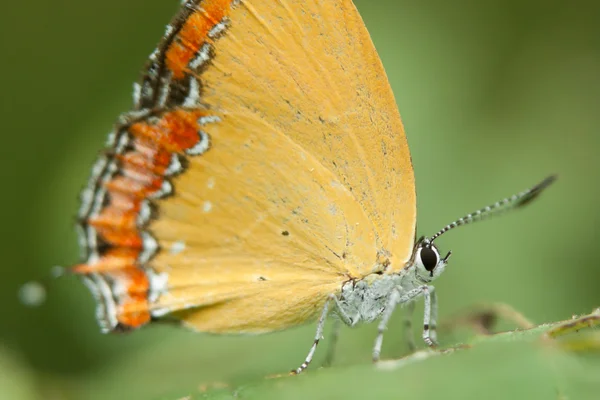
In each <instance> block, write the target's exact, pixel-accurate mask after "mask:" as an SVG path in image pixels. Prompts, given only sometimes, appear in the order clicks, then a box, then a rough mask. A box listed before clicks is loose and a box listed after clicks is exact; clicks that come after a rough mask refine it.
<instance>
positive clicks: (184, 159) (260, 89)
mask: <svg viewBox="0 0 600 400" xmlns="http://www.w3.org/2000/svg"><path fill="white" fill-rule="evenodd" d="M107 147H108V148H107V151H105V152H104V153H103V155H102V156H100V158H99V160H98V161H97V162H96V164H95V166H94V168H93V173H92V177H91V179H90V181H89V184H88V186H87V188H86V189H85V190H84V191H83V193H82V205H81V209H80V212H79V221H80V224H79V225H80V228H81V234H80V238H81V248H82V249H83V262H82V263H81V264H79V265H77V266H75V267H73V269H72V270H73V271H74V272H76V273H77V274H80V275H81V277H82V278H83V279H84V282H85V283H86V284H87V285H88V286H89V288H90V289H91V291H92V292H93V294H94V295H95V297H96V299H97V302H98V310H97V318H98V321H99V323H100V325H101V327H102V330H103V331H105V332H109V331H115V330H127V329H132V328H137V327H140V326H142V325H144V324H146V323H149V322H150V321H152V320H155V319H162V318H169V319H174V320H178V321H180V322H181V323H182V324H183V325H185V326H187V327H190V328H192V329H195V330H198V331H201V332H211V333H262V332H272V331H277V330H281V329H286V328H289V327H292V326H296V325H299V324H304V323H307V322H310V321H314V320H315V319H317V320H318V325H317V332H316V336H315V340H314V343H313V346H312V347H311V349H310V352H309V354H308V356H307V358H306V360H305V362H304V363H303V364H302V365H301V366H300V367H298V368H297V369H296V370H295V372H296V373H300V372H301V371H302V370H304V369H305V368H306V367H307V366H308V364H309V363H310V361H311V359H312V356H313V354H314V351H315V349H316V346H317V344H318V342H319V339H320V338H321V335H322V331H323V327H324V324H325V320H326V317H327V315H328V313H329V311H330V310H333V312H334V313H335V314H337V315H338V316H339V318H340V319H341V320H342V321H343V322H345V323H346V324H348V325H356V324H357V323H359V322H371V321H374V320H376V319H379V320H380V322H379V335H378V336H377V340H376V343H375V347H374V350H373V358H374V359H375V360H377V359H378V358H379V353H380V349H381V344H382V339H383V331H384V329H385V327H386V324H387V322H388V320H389V318H390V316H391V315H392V312H393V311H394V309H395V308H396V306H398V305H400V304H409V305H410V304H413V302H414V301H415V300H417V299H418V298H420V297H423V298H424V301H425V318H424V330H423V339H424V341H425V342H426V343H427V344H428V345H430V346H432V345H434V344H435V342H436V336H435V323H436V314H437V302H436V296H435V291H434V288H433V286H431V282H432V281H433V280H434V279H436V278H437V277H438V276H439V275H440V274H441V273H442V272H443V271H444V268H445V266H446V263H447V261H448V256H449V255H450V253H448V255H446V256H445V257H441V256H440V252H439V251H438V249H437V247H436V246H435V244H434V243H433V241H434V240H435V239H436V238H437V237H439V236H440V235H441V234H443V233H444V232H446V231H447V230H449V229H451V228H453V227H455V226H458V225H462V224H466V223H468V222H471V221H474V220H478V219H480V218H482V217H484V216H486V215H491V214H493V213H495V212H498V211H502V210H505V209H508V208H513V207H518V206H521V205H523V204H525V203H527V202H529V201H530V200H531V199H533V198H534V197H535V196H537V194H539V193H540V192H541V191H542V190H543V189H544V188H545V187H547V186H548V185H549V184H550V183H551V182H552V181H553V179H554V178H553V177H550V178H548V179H546V180H544V181H543V182H542V183H540V184H539V185H537V186H535V187H533V188H532V189H530V190H527V191H525V192H522V193H520V194H518V195H516V196H513V197H511V198H508V199H505V200H502V201H500V202H498V203H496V204H494V205H492V206H490V207H486V208H484V209H482V210H479V211H477V212H475V213H473V214H469V215H467V216H466V217H464V218H461V219H459V220H457V221H456V222H453V223H452V224H450V225H448V226H446V227H445V228H444V229H443V230H441V231H440V232H438V233H436V234H435V235H433V236H431V237H429V238H422V239H419V240H417V241H415V237H416V236H415V229H416V200H415V182H414V175H413V168H412V164H411V158H410V154H409V148H408V144H407V141H406V137H405V134H404V130H403V127H402V122H401V120H400V115H399V113H398V110H397V108H396V102H395V100H394V96H393V94H392V91H391V89H390V86H389V83H388V80H387V77H386V74H385V71H384V69H383V66H382V64H381V61H380V59H379V57H378V55H377V53H376V51H375V48H374V47H373V43H372V42H371V39H370V37H369V34H368V32H367V30H366V28H365V26H364V24H363V22H362V20H361V18H360V16H359V14H358V12H357V10H356V8H355V7H354V5H353V4H352V2H351V1H350V0H335V1H333V0H328V1H325V0H306V1H289V0H188V1H183V2H182V7H181V10H180V11H179V13H178V15H177V16H176V17H175V18H174V20H173V21H172V22H171V24H170V25H168V26H167V30H166V33H165V36H164V38H163V39H162V41H161V42H160V44H159V46H158V48H157V49H156V51H155V52H154V53H152V55H151V56H150V60H149V61H148V63H147V65H146V68H145V70H144V73H143V77H142V79H141V81H140V82H139V83H137V84H136V85H135V89H134V107H133V109H132V110H131V111H129V112H127V113H125V114H123V115H122V116H121V117H120V118H119V120H118V123H117V125H116V126H115V128H114V131H113V133H112V134H111V137H110V139H109V143H108V146H107ZM409 309H411V307H409Z"/></svg>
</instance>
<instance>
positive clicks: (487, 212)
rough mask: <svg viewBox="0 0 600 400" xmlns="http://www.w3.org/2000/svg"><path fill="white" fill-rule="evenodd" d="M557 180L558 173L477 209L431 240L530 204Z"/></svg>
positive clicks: (448, 226)
mask: <svg viewBox="0 0 600 400" xmlns="http://www.w3.org/2000/svg"><path fill="white" fill-rule="evenodd" d="M555 180H556V175H551V176H549V177H547V178H546V179H544V180H543V181H541V182H540V183H538V184H537V185H535V186H533V187H532V188H529V189H527V190H525V191H523V192H521V193H517V194H515V195H513V196H511V197H507V198H505V199H502V200H500V201H498V202H496V203H494V204H492V205H489V206H487V207H484V208H482V209H480V210H477V211H475V212H473V213H471V214H467V215H466V216H464V217H462V218H459V219H457V220H456V221H454V222H452V223H451V224H448V225H446V226H445V227H444V228H442V230H440V231H439V232H437V233H436V234H435V235H433V236H432V237H431V238H430V239H429V240H430V242H433V241H434V240H435V239H437V238H438V237H440V236H442V235H443V234H444V233H446V232H448V231H449V230H451V229H454V228H456V227H457V226H461V225H467V224H470V223H471V222H476V221H481V220H482V219H484V218H488V217H491V216H495V215H498V214H501V213H503V212H505V211H509V210H514V209H516V208H520V207H522V206H524V205H527V204H529V203H530V202H531V201H532V200H534V199H535V198H536V197H538V196H539V194H540V193H542V191H543V190H544V189H546V188H547V187H548V186H550V184H552V182H554V181H555Z"/></svg>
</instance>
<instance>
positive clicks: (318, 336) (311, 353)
mask: <svg viewBox="0 0 600 400" xmlns="http://www.w3.org/2000/svg"><path fill="white" fill-rule="evenodd" d="M332 300H333V301H335V300H337V298H336V297H335V295H330V296H329V297H328V298H327V301H326V302H325V305H324V306H323V311H322V312H321V316H320V317H319V321H318V322H317V332H316V334H315V341H314V342H313V345H312V346H311V348H310V351H309V352H308V355H307V356H306V359H305V360H304V362H303V363H302V365H300V366H299V367H298V368H296V369H294V370H292V374H294V375H298V374H299V373H301V372H302V371H304V370H305V369H306V368H308V365H309V364H310V362H311V361H312V358H313V356H314V354H315V350H317V345H318V344H319V341H320V340H321V339H322V338H323V328H324V327H325V320H326V319H327V314H328V313H329V303H330V302H331V301H332Z"/></svg>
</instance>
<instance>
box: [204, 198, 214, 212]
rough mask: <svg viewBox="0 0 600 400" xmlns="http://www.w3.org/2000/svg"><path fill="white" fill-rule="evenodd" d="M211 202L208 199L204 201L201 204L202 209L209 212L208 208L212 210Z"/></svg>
mask: <svg viewBox="0 0 600 400" xmlns="http://www.w3.org/2000/svg"><path fill="white" fill-rule="evenodd" d="M212 207H213V205H212V203H211V202H210V201H205V202H204V204H203V205H202V211H204V212H205V213H208V212H210V210H212Z"/></svg>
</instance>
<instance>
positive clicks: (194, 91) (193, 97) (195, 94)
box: [183, 76, 200, 107]
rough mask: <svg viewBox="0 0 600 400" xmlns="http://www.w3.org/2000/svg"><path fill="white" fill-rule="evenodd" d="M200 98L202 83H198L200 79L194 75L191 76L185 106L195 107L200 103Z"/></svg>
mask: <svg viewBox="0 0 600 400" xmlns="http://www.w3.org/2000/svg"><path fill="white" fill-rule="evenodd" d="M199 100H200V84H199V83H198V79H196V78H195V77H194V76H190V90H189V92H188V95H187V97H186V98H185V100H184V101H183V106H184V107H195V106H197V105H198V101H199Z"/></svg>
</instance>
